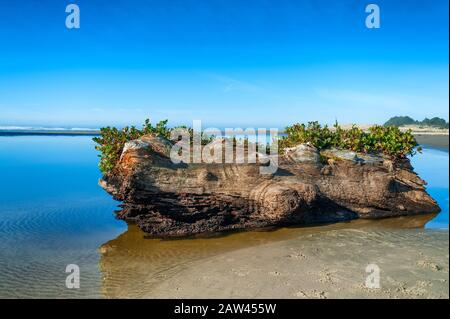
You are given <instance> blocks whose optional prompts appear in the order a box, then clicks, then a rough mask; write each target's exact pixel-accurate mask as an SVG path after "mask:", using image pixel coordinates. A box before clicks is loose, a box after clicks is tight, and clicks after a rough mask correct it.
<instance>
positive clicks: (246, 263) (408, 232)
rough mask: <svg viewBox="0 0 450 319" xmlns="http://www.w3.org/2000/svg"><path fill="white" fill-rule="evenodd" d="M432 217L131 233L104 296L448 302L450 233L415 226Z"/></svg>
mask: <svg viewBox="0 0 450 319" xmlns="http://www.w3.org/2000/svg"><path fill="white" fill-rule="evenodd" d="M429 218H430V217H429V216H418V217H412V218H411V217H408V218H406V217H402V218H396V219H389V220H379V221H367V220H358V221H353V222H350V223H342V224H335V225H326V226H317V227H304V228H303V227H299V228H283V229H277V230H273V231H268V230H261V231H259V232H243V233H234V234H226V235H222V236H219V237H214V238H195V239H190V240H158V239H146V240H145V239H143V236H144V234H143V233H142V232H140V231H139V230H138V229H137V228H136V227H135V226H130V228H129V230H128V231H127V232H126V233H124V234H122V235H121V236H119V237H118V238H117V239H115V240H112V241H110V242H108V243H106V244H105V245H103V246H102V247H101V249H100V251H101V252H102V257H101V259H100V268H101V270H102V272H103V274H104V276H103V284H102V286H103V294H104V296H105V297H107V298H118V297H127V298H128V297H138V298H448V296H449V292H448V279H449V275H448V268H449V265H448V257H449V255H448V231H429V230H427V231H425V230H421V229H417V228H409V227H417V226H418V225H420V224H423V223H425V222H426V221H427V220H428V219H429ZM399 227H401V229H399ZM180 260H183V263H180V262H179V261H180ZM369 264H376V265H377V266H378V267H379V268H380V271H381V273H380V285H381V287H380V288H379V289H369V288H367V287H366V286H365V281H366V277H367V276H368V275H369V273H367V272H366V267H367V266H368V265H369Z"/></svg>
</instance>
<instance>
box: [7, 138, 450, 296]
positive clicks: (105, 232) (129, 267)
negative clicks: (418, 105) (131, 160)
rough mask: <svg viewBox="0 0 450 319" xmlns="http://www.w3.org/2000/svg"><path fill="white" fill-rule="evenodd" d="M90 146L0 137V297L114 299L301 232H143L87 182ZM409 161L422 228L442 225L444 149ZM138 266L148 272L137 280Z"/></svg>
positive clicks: (91, 177)
mask: <svg viewBox="0 0 450 319" xmlns="http://www.w3.org/2000/svg"><path fill="white" fill-rule="evenodd" d="M93 146H94V145H93V142H92V141H91V138H90V137H86V136H73V137H72V136H15V137H5V136H0V174H1V175H0V176H1V183H0V194H1V195H0V297H8V298H16V297H39V298H45V297H50V298H65V297H69V298H70V297H74V298H78V297H93V298H96V297H118V296H123V295H121V294H120V292H121V291H122V290H123V291H128V292H129V291H133V289H134V291H135V293H134V294H132V295H131V294H130V293H128V295H127V296H137V297H139V296H140V295H141V293H142V294H144V292H145V290H146V289H149V287H151V286H152V285H154V284H157V283H158V281H159V280H162V279H164V278H166V277H167V276H170V275H171V274H173V273H176V272H177V271H178V269H180V267H183V265H184V264H186V263H189V262H191V261H192V260H195V259H199V258H204V257H208V256H211V255H214V254H218V253H221V252H224V251H229V250H234V249H238V248H242V247H244V246H249V245H257V244H261V243H265V242H270V241H276V240H283V239H286V238H291V237H293V236H298V234H299V232H305V230H304V229H302V228H298V229H296V228H293V229H283V230H278V231H274V232H248V233H239V234H232V235H229V236H225V237H219V238H210V239H195V240H178V241H161V240H153V239H152V240H149V239H144V238H143V234H142V233H141V232H140V231H139V230H138V229H137V228H136V227H135V226H133V225H131V226H130V227H129V228H128V226H127V225H126V224H125V223H124V222H123V221H118V220H116V219H115V218H114V210H115V209H116V208H117V202H115V201H114V200H112V199H111V197H110V196H109V195H108V194H106V193H105V192H104V191H103V190H102V189H101V188H100V187H98V186H97V181H98V179H99V177H100V173H99V171H98V169H97V160H98V158H97V154H96V152H95V151H94V148H93ZM413 165H414V167H415V168H416V171H417V172H418V173H419V174H420V176H421V177H422V178H424V179H425V180H427V181H428V183H429V186H428V191H429V192H430V193H431V195H432V196H433V197H434V198H436V199H437V200H438V201H439V204H440V206H441V208H442V209H443V211H442V213H440V214H439V215H438V216H437V217H435V218H434V219H432V220H431V221H429V222H428V223H427V224H426V228H427V229H430V231H434V230H435V229H448V222H449V220H448V207H449V206H448V198H449V180H448V174H449V167H448V151H445V150H438V149H432V148H426V149H425V151H424V153H423V154H422V155H419V156H417V157H415V158H414V160H413ZM394 223H395V222H394ZM396 223H403V224H404V223H406V222H404V221H403V220H397V221H396ZM397 226H398V225H397ZM332 227H342V226H332ZM345 227H348V226H345ZM307 231H312V230H311V228H310V229H308V230H307ZM391 231H392V232H395V227H394V228H393V229H392V230H391ZM68 264H77V265H78V266H79V267H80V270H81V288H80V289H67V288H66V287H65V278H66V275H67V274H66V273H65V269H66V265H68ZM140 273H145V274H146V275H147V278H148V274H154V275H153V276H150V278H151V279H149V280H148V281H146V282H142V280H140V279H141V278H142V277H140V276H139V274H140ZM125 286H128V288H129V289H122V288H126V287H125Z"/></svg>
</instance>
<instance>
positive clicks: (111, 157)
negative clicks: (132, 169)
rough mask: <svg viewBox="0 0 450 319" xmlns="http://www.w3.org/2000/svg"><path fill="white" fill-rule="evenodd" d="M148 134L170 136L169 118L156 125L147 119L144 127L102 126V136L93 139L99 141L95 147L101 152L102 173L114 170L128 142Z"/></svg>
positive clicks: (100, 166)
mask: <svg viewBox="0 0 450 319" xmlns="http://www.w3.org/2000/svg"><path fill="white" fill-rule="evenodd" d="M146 134H155V135H161V136H164V137H166V138H169V136H170V129H169V128H167V120H164V121H160V122H158V123H157V124H156V126H155V127H154V126H152V124H151V123H150V120H149V119H146V120H145V123H144V125H143V127H142V129H138V128H136V127H135V126H131V127H128V126H126V127H124V128H122V129H120V130H119V129H117V128H115V127H109V126H108V127H103V128H101V129H100V136H99V137H94V138H93V141H94V142H95V143H97V145H96V146H95V149H96V150H97V151H99V152H100V154H99V157H100V163H99V168H100V170H101V171H102V173H104V174H108V173H112V172H113V171H114V169H115V167H116V164H117V162H118V161H119V159H120V155H121V154H122V150H123V147H124V145H125V143H126V142H128V141H131V140H135V139H138V138H139V137H141V136H143V135H146Z"/></svg>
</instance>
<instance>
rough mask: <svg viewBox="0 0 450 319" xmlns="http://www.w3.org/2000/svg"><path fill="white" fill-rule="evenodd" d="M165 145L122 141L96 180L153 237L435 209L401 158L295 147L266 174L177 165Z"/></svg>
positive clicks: (152, 140)
mask: <svg viewBox="0 0 450 319" xmlns="http://www.w3.org/2000/svg"><path fill="white" fill-rule="evenodd" d="M171 145H172V144H171V143H170V142H169V141H167V140H165V139H163V138H161V137H154V136H144V137H142V138H140V139H139V140H135V141H131V142H128V143H127V144H126V145H125V147H124V150H123V153H122V156H121V158H120V161H119V162H118V164H117V168H116V170H115V172H114V173H112V174H107V175H105V176H103V178H102V179H101V180H100V185H101V186H102V187H103V188H104V189H105V190H106V191H107V192H108V193H110V194H112V195H113V196H114V198H115V199H117V200H119V201H122V202H123V205H122V210H121V211H118V212H117V216H118V218H121V219H125V220H129V221H134V222H136V223H137V225H138V226H139V227H140V228H141V229H142V230H143V231H145V232H146V233H148V234H149V235H151V236H155V237H178V236H189V235H194V234H199V233H205V232H218V231H227V230H237V229H253V228H261V227H267V226H284V225H293V224H313V223H328V222H337V221H345V220H351V219H355V218H384V217H394V216H405V215H417V214H429V213H438V212H439V211H440V208H439V206H438V205H437V203H436V201H435V200H434V199H432V198H431V197H430V196H429V195H428V194H427V192H426V190H425V185H426V182H425V181H423V180H422V179H421V178H419V176H418V175H417V174H416V173H415V172H414V171H413V168H412V166H411V164H410V161H409V160H408V159H406V158H405V159H400V160H399V159H397V160H393V159H390V158H387V157H384V156H382V155H367V154H359V153H353V152H349V151H342V150H337V149H329V150H325V151H322V152H320V153H319V152H318V151H317V150H316V149H315V148H314V147H312V146H309V145H305V144H301V145H298V146H297V147H294V148H290V149H287V150H286V152H285V154H284V155H282V156H281V155H280V156H279V158H278V170H277V171H276V172H275V173H274V174H269V175H267V174H260V170H259V168H260V165H263V164H259V163H256V164H204V163H201V164H185V163H179V164H175V163H173V162H172V160H171V159H170V157H169V155H170V148H171Z"/></svg>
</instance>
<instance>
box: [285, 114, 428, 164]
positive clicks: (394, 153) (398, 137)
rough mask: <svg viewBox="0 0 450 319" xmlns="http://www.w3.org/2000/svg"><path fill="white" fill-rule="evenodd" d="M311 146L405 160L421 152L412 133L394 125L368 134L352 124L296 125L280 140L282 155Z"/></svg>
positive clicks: (373, 130) (374, 128) (312, 123)
mask: <svg viewBox="0 0 450 319" xmlns="http://www.w3.org/2000/svg"><path fill="white" fill-rule="evenodd" d="M300 143H309V144H311V145H313V146H315V147H316V148H318V149H319V150H322V149H326V148H330V147H336V148H340V149H346V150H351V151H355V152H363V153H383V154H386V155H388V156H391V157H394V158H403V157H406V156H408V155H411V156H412V155H415V154H416V152H420V151H421V148H420V147H418V144H417V141H416V139H415V138H414V136H413V135H412V132H411V131H410V130H409V131H406V132H402V131H401V130H400V129H399V128H398V127H395V126H379V125H375V126H373V127H371V128H370V129H369V130H368V132H364V131H363V130H362V129H360V128H359V127H357V126H356V125H353V126H352V127H351V128H350V129H343V128H342V127H341V126H339V125H338V124H337V123H336V124H335V125H334V129H330V128H328V126H326V125H325V126H323V127H322V126H321V125H320V124H319V123H318V122H309V123H308V124H307V125H305V124H294V125H292V126H289V127H287V128H286V136H284V137H282V138H281V139H280V141H279V146H280V149H281V153H283V152H284V150H285V149H286V148H288V147H292V146H295V145H298V144H300Z"/></svg>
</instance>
